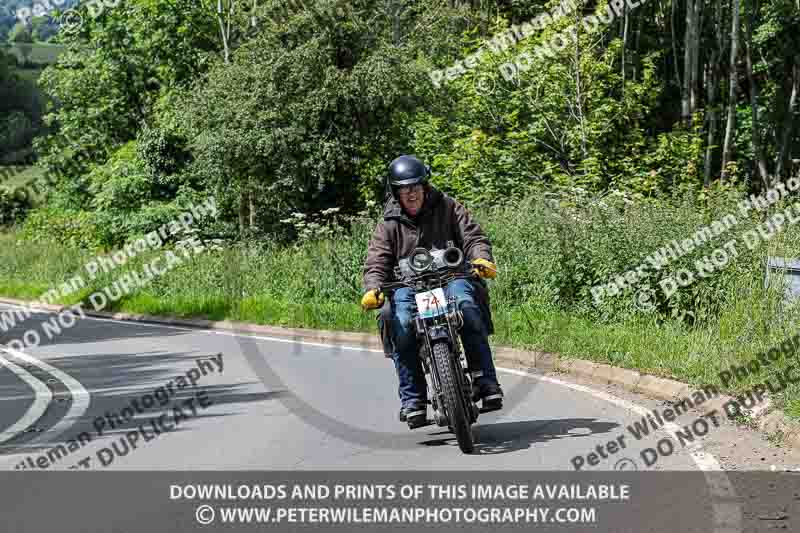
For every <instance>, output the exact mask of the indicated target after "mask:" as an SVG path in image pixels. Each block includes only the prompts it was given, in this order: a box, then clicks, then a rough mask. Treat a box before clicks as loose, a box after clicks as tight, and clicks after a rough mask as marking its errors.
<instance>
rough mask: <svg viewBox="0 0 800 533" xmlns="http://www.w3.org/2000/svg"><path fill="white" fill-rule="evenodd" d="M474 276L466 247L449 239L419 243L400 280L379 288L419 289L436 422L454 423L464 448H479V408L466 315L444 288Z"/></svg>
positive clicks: (420, 341)
mask: <svg viewBox="0 0 800 533" xmlns="http://www.w3.org/2000/svg"><path fill="white" fill-rule="evenodd" d="M473 276H474V274H472V272H471V271H470V269H469V264H468V263H466V262H465V261H464V253H463V252H462V251H461V250H460V249H459V248H456V247H454V246H453V245H452V243H448V248H446V249H444V250H431V251H428V250H427V249H425V248H417V249H416V250H414V252H413V253H412V255H411V256H410V257H409V258H407V259H402V260H400V261H399V264H398V267H397V268H396V270H395V277H396V278H397V279H400V280H401V281H398V282H394V283H387V284H385V285H383V286H381V288H380V290H381V292H383V293H384V294H385V295H386V297H387V298H391V294H392V293H393V292H394V291H395V290H397V289H399V288H402V287H409V288H411V289H413V290H414V292H415V294H414V297H415V300H416V304H417V311H416V313H414V315H413V320H414V323H415V326H416V327H415V330H416V335H417V346H418V350H419V360H420V361H421V363H422V368H423V371H424V373H425V378H426V380H427V382H428V396H429V399H428V403H429V404H431V406H432V408H433V423H435V424H437V425H438V426H440V427H445V426H446V427H449V429H450V430H451V431H452V432H453V433H455V435H456V439H457V440H458V446H459V448H460V449H461V451H462V452H464V453H472V452H473V451H474V449H475V442H474V438H473V434H472V427H471V426H472V424H474V423H475V422H476V421H477V420H478V414H479V412H480V411H479V409H478V406H477V404H475V403H474V402H473V400H472V386H473V376H472V374H471V373H470V371H469V369H468V364H467V360H466V356H465V354H464V350H463V347H462V346H461V340H460V337H459V335H458V332H459V330H460V329H461V328H462V327H463V325H464V320H463V317H462V315H461V312H460V311H459V310H458V306H457V304H456V301H455V298H450V299H448V298H446V295H445V289H446V287H447V285H448V284H449V283H451V282H453V281H455V280H457V279H472V278H473Z"/></svg>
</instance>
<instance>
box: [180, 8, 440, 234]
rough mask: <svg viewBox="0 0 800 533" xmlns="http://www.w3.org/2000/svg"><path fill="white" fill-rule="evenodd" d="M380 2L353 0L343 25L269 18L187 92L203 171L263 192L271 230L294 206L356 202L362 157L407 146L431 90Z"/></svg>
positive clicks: (213, 181) (307, 15)
mask: <svg viewBox="0 0 800 533" xmlns="http://www.w3.org/2000/svg"><path fill="white" fill-rule="evenodd" d="M379 5H381V4H380V3H379V2H378V1H377V0H374V1H373V0H362V1H361V2H356V3H353V4H351V6H352V9H351V10H348V11H347V12H345V13H344V15H345V16H344V17H343V18H342V19H341V20H339V21H338V23H337V24H336V25H333V24H330V22H329V20H328V19H327V18H326V17H322V16H320V14H321V13H324V12H329V11H327V10H324V11H323V10H312V9H309V10H305V11H300V12H297V13H296V14H295V15H294V16H292V17H291V18H290V19H289V20H288V21H286V22H285V23H284V24H281V25H278V24H276V23H275V22H274V21H272V19H271V18H270V17H267V18H266V20H267V22H266V23H265V24H264V26H263V28H261V30H260V33H259V35H258V36H257V37H256V38H255V39H254V40H252V41H249V42H247V43H245V44H244V45H242V47H241V48H239V49H238V50H237V51H236V53H235V54H231V56H230V64H226V63H225V61H224V59H223V61H220V62H219V63H218V64H217V65H215V67H214V68H213V69H212V70H211V72H209V75H208V77H207V78H206V79H204V80H203V81H202V83H199V84H198V86H197V87H196V89H195V90H194V91H192V92H191V94H190V95H189V98H188V101H187V102H186V104H185V106H184V107H185V109H186V114H185V122H186V124H187V135H188V136H189V138H190V140H191V146H192V147H193V153H194V157H195V165H194V168H195V170H196V172H198V173H201V174H202V175H203V176H205V177H206V179H207V180H208V183H209V185H210V186H213V187H214V188H215V190H229V191H233V192H235V194H237V195H241V194H242V192H243V191H253V190H254V191H257V192H258V193H259V194H258V198H257V200H258V203H257V209H258V213H259V221H257V222H260V223H261V225H262V228H267V229H268V228H270V226H271V224H275V223H277V221H278V220H279V219H280V218H283V217H285V216H286V214H287V213H288V212H291V211H300V212H313V211H317V210H320V209H324V208H326V207H331V206H332V205H340V206H341V205H345V206H356V205H357V204H358V203H359V187H360V186H361V185H362V183H360V180H358V178H357V176H359V174H360V173H361V171H362V170H363V169H362V168H361V164H360V163H358V162H359V161H364V162H367V163H369V164H372V163H373V162H374V161H376V160H377V161H382V162H385V161H387V160H389V158H390V157H392V155H394V154H396V153H397V151H398V146H403V145H405V146H408V144H409V140H410V139H409V128H408V127H407V125H408V120H409V117H410V115H411V114H412V113H413V112H414V111H415V110H416V109H418V108H419V106H421V105H423V103H424V102H425V101H426V98H429V97H430V94H431V85H430V81H429V78H428V77H427V73H426V71H425V70H424V69H422V68H421V67H420V66H419V65H418V64H417V62H416V61H415V60H414V56H413V55H412V52H413V48H412V47H410V46H407V47H399V46H394V44H393V43H394V34H393V27H392V24H391V21H390V19H389V18H388V17H386V18H379V19H376V18H375V17H374V16H372V15H371V10H372V14H374V12H375V10H376V9H377V8H378V6H379ZM409 28H411V26H409ZM403 36H404V37H409V36H410V37H412V38H413V37H415V36H414V35H413V34H412V35H409V34H404V35H403Z"/></svg>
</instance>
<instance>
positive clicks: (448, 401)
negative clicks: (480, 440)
mask: <svg viewBox="0 0 800 533" xmlns="http://www.w3.org/2000/svg"><path fill="white" fill-rule="evenodd" d="M433 361H434V364H435V365H436V369H437V370H438V371H439V378H440V380H441V384H442V394H443V395H444V407H445V409H446V410H447V416H448V418H449V419H450V428H452V431H453V433H455V434H456V439H458V447H459V448H461V451H462V452H464V453H472V452H473V451H475V442H474V440H473V438H472V428H471V427H470V423H469V417H468V416H467V411H466V410H465V408H464V395H463V394H462V391H461V383H460V382H459V373H458V372H457V370H456V365H455V359H453V357H452V356H451V354H450V346H449V345H448V344H447V343H446V342H439V343H436V344H434V345H433Z"/></svg>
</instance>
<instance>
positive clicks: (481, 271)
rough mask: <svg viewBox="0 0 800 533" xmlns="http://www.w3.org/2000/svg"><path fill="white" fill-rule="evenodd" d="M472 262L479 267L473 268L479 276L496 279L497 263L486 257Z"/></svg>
mask: <svg viewBox="0 0 800 533" xmlns="http://www.w3.org/2000/svg"><path fill="white" fill-rule="evenodd" d="M472 264H473V265H475V266H476V267H478V268H475V269H473V270H472V272H473V273H475V274H477V275H478V276H480V277H482V278H489V279H494V278H496V277H497V265H495V264H494V263H492V262H491V261H487V260H486V259H475V260H473V261H472Z"/></svg>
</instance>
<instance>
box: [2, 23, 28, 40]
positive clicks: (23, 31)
mask: <svg viewBox="0 0 800 533" xmlns="http://www.w3.org/2000/svg"><path fill="white" fill-rule="evenodd" d="M8 41H9V42H12V43H32V42H33V36H32V35H31V29H30V27H29V26H28V25H27V24H25V23H24V22H17V23H16V24H15V25H14V27H13V28H11V31H10V32H9V34H8Z"/></svg>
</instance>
